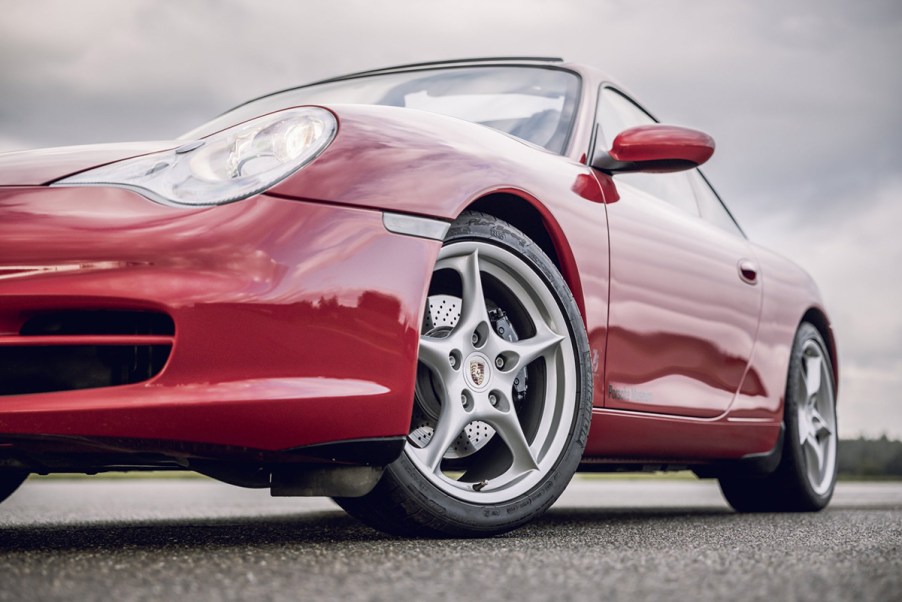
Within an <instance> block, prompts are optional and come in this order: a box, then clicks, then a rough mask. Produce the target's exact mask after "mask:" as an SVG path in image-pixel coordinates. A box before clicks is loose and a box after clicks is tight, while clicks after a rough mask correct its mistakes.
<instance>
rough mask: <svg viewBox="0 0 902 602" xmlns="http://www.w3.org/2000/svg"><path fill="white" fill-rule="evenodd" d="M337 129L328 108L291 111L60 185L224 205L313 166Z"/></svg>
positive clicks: (172, 200)
mask: <svg viewBox="0 0 902 602" xmlns="http://www.w3.org/2000/svg"><path fill="white" fill-rule="evenodd" d="M337 127H338V126H337V123H336V120H335V117H334V116H333V115H332V113H330V112H329V111H327V110H325V109H321V108H319V107H301V108H297V109H287V110H284V111H279V112H276V113H270V114H269V115H264V116H263V117H258V118H256V119H252V120H250V121H246V122H244V123H241V124H239V125H236V126H234V127H231V128H229V129H227V130H223V131H221V132H218V133H216V134H212V135H210V136H208V137H207V138H204V139H202V140H198V141H196V142H189V143H187V144H184V145H182V146H180V147H179V148H176V149H173V150H168V151H163V152H160V153H154V154H151V155H145V156H143V157H136V158H134V159H127V160H125V161H120V162H118V163H113V164H111V165H105V166H103V167H99V168H97V169H92V170H90V171H86V172H82V173H80V174H76V175H74V176H71V177H68V178H64V179H62V180H59V181H58V182H55V185H59V186H123V187H126V188H133V189H136V190H138V191H139V192H142V193H144V194H146V195H147V196H149V197H151V198H155V199H157V200H162V201H168V202H172V203H178V204H182V205H221V204H223V203H229V202H232V201H238V200H241V199H243V198H247V197H249V196H251V195H253V194H257V193H260V192H263V191H264V190H266V189H268V188H270V187H271V186H273V185H274V184H276V183H277V182H279V181H280V180H282V179H284V178H285V177H286V176H288V175H290V174H291V173H293V172H294V171H296V170H298V169H300V168H301V167H303V166H304V165H306V164H307V163H310V162H311V161H312V160H313V159H315V158H316V157H317V155H319V154H320V153H321V152H322V151H323V149H325V148H326V147H327V146H328V145H329V143H330V142H331V141H332V139H333V138H334V137H335V131H336V129H337Z"/></svg>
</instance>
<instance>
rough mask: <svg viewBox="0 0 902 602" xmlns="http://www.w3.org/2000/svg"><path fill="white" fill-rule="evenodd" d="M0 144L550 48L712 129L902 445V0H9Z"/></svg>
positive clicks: (131, 136)
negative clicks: (420, 64) (346, 75)
mask: <svg viewBox="0 0 902 602" xmlns="http://www.w3.org/2000/svg"><path fill="white" fill-rule="evenodd" d="M0 9H2V11H3V14H4V19H3V20H2V22H0V90H2V95H0V150H11V149H17V148H28V147H38V146H48V145H63V144H77V143H89V142H99V141H105V140H135V139H158V138H167V137H172V136H175V135H177V134H179V133H181V132H183V131H185V130H188V129H190V128H191V127H193V126H195V125H197V124H199V123H201V122H203V121H205V120H207V119H209V118H210V117H212V116H213V115H215V114H218V113H219V112H221V111H223V110H225V109H226V108H228V107H230V106H232V105H234V104H236V103H238V102H241V101H242V100H245V99H248V98H250V97H253V96H257V95H260V94H263V93H266V92H269V91H272V90H275V89H280V88H285V87H289V86H292V85H296V84H298V83H303V82H305V81H311V80H315V79H318V78H322V77H327V76H330V75H335V74H339V73H343V72H348V71H354V70H359V69H366V68H372V67H379V66H385V65H391V64H397V63H404V62H413V61H420V60H430V59H441V58H449V57H466V56H478V55H521V54H526V55H551V56H564V57H567V58H568V59H570V60H576V61H582V62H585V63H589V64H594V65H597V66H599V67H602V68H604V69H606V70H607V71H608V72H610V73H611V74H613V75H615V76H617V77H618V78H620V79H621V80H622V82H623V83H625V84H626V85H627V87H628V88H629V89H631V90H633V91H634V92H635V93H636V95H637V96H638V97H639V98H640V99H641V100H642V101H643V102H644V103H645V104H647V105H648V107H649V108H650V109H651V110H652V111H654V112H655V113H657V114H658V115H659V117H661V118H662V119H664V120H665V121H672V122H676V123H684V124H686V125H691V126H694V127H698V128H700V129H703V130H706V131H708V132H710V133H711V134H712V135H714V137H715V139H716V140H717V143H718V152H717V153H716V154H715V157H714V159H713V160H712V161H711V163H710V164H709V166H708V167H707V169H706V173H707V174H708V176H709V177H710V178H711V179H712V180H713V182H714V183H715V186H716V187H717V188H718V190H719V191H720V192H721V194H722V195H723V196H724V197H725V198H726V199H727V201H728V203H729V204H730V205H731V207H732V209H733V210H734V213H736V214H737V216H738V217H739V219H740V221H741V222H742V223H743V225H744V227H745V229H746V230H747V231H748V232H749V233H750V234H751V236H752V238H753V239H756V240H758V241H760V242H763V243H765V244H767V245H768V246H770V247H772V248H775V249H777V250H779V251H781V252H783V253H784V254H786V255H788V256H791V257H793V258H794V259H795V260H797V261H798V262H799V263H800V264H802V265H803V266H804V267H806V268H807V269H809V270H810V271H811V272H812V273H813V274H814V276H815V278H816V279H817V280H818V282H819V283H820V285H821V288H822V290H823V293H824V296H825V299H826V302H827V305H828V308H829V309H830V310H831V312H832V314H833V317H834V320H835V326H836V330H837V333H838V336H839V340H840V345H841V351H842V367H843V370H842V373H843V383H842V404H843V405H842V410H841V416H842V418H843V425H842V432H843V434H844V435H853V434H855V433H858V432H866V433H870V434H878V433H881V432H884V431H886V432H889V433H891V434H895V435H897V436H902V409H900V408H902V404H899V403H898V402H899V399H898V393H897V391H899V390H900V389H902V387H900V385H902V314H900V312H899V311H898V309H897V307H898V305H899V303H900V302H902V282H900V280H899V279H898V275H899V274H900V271H899V267H898V266H899V265H902V243H900V242H899V237H898V234H897V231H898V229H899V226H900V224H902V210H900V207H902V205H900V204H899V202H898V199H899V198H900V196H902V111H899V110H898V108H897V103H898V99H899V98H900V97H902V75H900V70H899V69H898V67H897V65H896V63H897V62H898V60H899V59H900V58H902V4H900V3H899V2H898V1H897V0H882V1H881V0H868V1H863V2H854V3H853V2H848V1H845V0H801V1H797V2H791V3H789V2H779V1H777V0H740V1H734V2H721V1H718V0H696V1H693V2H665V1H663V0H629V1H625V0H608V1H590V0H581V1H570V2H548V1H542V0H497V1H494V2H483V1H477V0H459V1H457V2H453V3H438V2H422V1H417V0H402V1H397V2H380V3H373V2H367V1H364V0H344V1H329V2H325V1H312V2H303V3H278V4H277V3H261V2H252V1H250V0H247V1H237V0H229V1H219V2H212V1H210V2H204V1H198V0H193V1H182V2H178V3H175V2H171V3H163V2H154V1H153V0H124V1H120V2H107V1H103V0H81V1H80V2H78V3H73V2H69V1H67V0H32V1H31V2H27V3H24V2H16V1H13V0H0Z"/></svg>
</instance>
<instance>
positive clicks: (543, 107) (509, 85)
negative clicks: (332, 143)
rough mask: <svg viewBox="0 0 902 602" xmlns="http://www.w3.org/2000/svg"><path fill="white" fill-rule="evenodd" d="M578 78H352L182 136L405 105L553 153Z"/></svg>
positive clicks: (550, 74)
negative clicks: (316, 110)
mask: <svg viewBox="0 0 902 602" xmlns="http://www.w3.org/2000/svg"><path fill="white" fill-rule="evenodd" d="M578 95H579V77H578V76H577V75H576V74H574V73H571V72H569V71H563V70H560V69H548V68H538V67H463V68H446V69H433V70H427V71H408V72H403V73H387V74H382V75H369V76H363V77H355V78H351V79H345V80H341V81H335V82H331V83H322V84H314V85H311V86H305V87H302V88H296V89H293V90H286V91H284V92H277V93H276V94H272V95H270V96H264V97H263V98H260V99H257V100H254V101H251V102H249V103H247V104H244V105H241V106H239V107H237V108H235V109H232V110H231V111H229V112H227V113H225V114H223V115H220V116H219V117H217V118H216V119H214V120H213V121H210V122H208V123H206V124H204V125H202V126H201V127H199V128H197V129H195V130H192V131H191V132H188V133H187V134H185V135H184V136H182V138H185V139H189V138H190V139H196V138H203V137H204V136H208V135H210V134H212V133H214V132H217V131H219V130H222V129H224V128H227V127H229V126H231V125H234V124H236V123H240V122H242V121H246V120H248V119H251V118H253V117H257V116H258V115H262V114H265V113H270V112H272V111H277V110H280V109H283V108H287V107H293V106H298V105H304V104H318V105H326V106H328V105H329V104H330V103H342V104H345V103H350V104H369V105H386V106H392V107H408V108H411V109H419V110H422V111H430V112H432V113H441V114H443V115H449V116H451V117H457V118H459V119H464V120H466V121H471V122H473V123H478V124H481V125H485V126H488V127H490V128H494V129H496V130H499V131H502V132H505V133H507V134H510V135H511V136H515V137H517V138H520V139H521V140H526V141H527V142H531V143H533V144H536V145H538V146H541V147H543V148H546V149H548V150H550V151H552V152H555V153H563V152H564V147H565V145H566V144H567V139H568V137H569V135H570V128H571V125H572V122H573V115H574V113H575V111H576V101H577V97H578Z"/></svg>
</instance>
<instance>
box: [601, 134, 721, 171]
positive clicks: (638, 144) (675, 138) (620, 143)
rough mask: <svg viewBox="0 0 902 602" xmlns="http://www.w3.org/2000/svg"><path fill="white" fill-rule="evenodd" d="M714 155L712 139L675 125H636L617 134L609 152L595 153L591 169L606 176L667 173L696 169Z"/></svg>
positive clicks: (706, 135)
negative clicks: (599, 171) (607, 174)
mask: <svg viewBox="0 0 902 602" xmlns="http://www.w3.org/2000/svg"><path fill="white" fill-rule="evenodd" d="M713 154H714V139H713V138H711V136H709V135H708V134H706V133H704V132H699V131H698V130H690V129H689V128H684V127H678V126H675V125H658V124H656V125H640V126H639V127H634V128H629V129H627V130H623V131H622V132H620V133H619V134H618V135H617V137H616V138H614V143H613V144H612V145H611V150H609V151H604V150H596V151H595V155H594V156H593V157H592V167H594V168H595V169H599V170H601V171H604V172H607V173H609V174H614V173H624V172H629V171H646V172H658V173H661V172H670V171H683V170H686V169H692V168H693V167H698V166H699V165H701V164H702V163H704V162H705V161H707V160H708V159H710V158H711V155H713Z"/></svg>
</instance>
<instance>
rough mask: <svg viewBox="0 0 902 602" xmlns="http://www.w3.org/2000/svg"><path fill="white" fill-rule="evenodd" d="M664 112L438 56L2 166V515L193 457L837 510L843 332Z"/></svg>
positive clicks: (335, 482) (475, 518)
mask: <svg viewBox="0 0 902 602" xmlns="http://www.w3.org/2000/svg"><path fill="white" fill-rule="evenodd" d="M713 150H714V142H713V140H712V139H711V138H710V137H709V136H707V135H706V134H703V133H701V132H698V131H695V130H689V129H685V128H681V127H675V126H669V125H661V124H659V123H658V122H657V121H656V120H655V118H654V117H652V115H651V114H650V113H649V112H648V111H646V110H645V109H644V108H643V107H642V106H641V105H639V104H638V103H637V102H636V101H635V100H633V99H632V98H631V97H630V96H629V95H628V94H627V93H626V92H624V90H623V89H622V88H621V87H619V86H618V85H617V84H615V83H613V82H612V81H611V80H610V79H608V78H607V77H605V76H604V75H603V74H602V73H600V72H598V71H596V70H595V69H592V68H589V67H585V66H582V65H577V64H572V63H566V62H563V61H561V60H558V59H538V58H527V59H521V58H500V59H482V60H467V61H454V62H443V63H425V64H416V65H407V66H402V67H395V68H389V69H380V70H376V71H369V72H365V73H355V74H352V75H347V76H343V77H337V78H334V79H330V80H326V81H322V82H318V83H315V84H310V85H306V86H301V87H298V88H293V89H290V90H285V91H282V92H277V93H274V94H270V95H268V96H264V97H262V98H258V99H256V100H253V101H250V102H248V103H246V104H243V105H241V106H239V107H237V108H235V109H232V110H231V111H228V112H227V113H224V114H223V115H221V116H219V117H217V118H216V119H214V120H212V121H210V122H209V123H207V124H205V125H202V126H201V127H199V128H197V129H195V130H193V131H191V132H188V133H187V134H185V135H184V136H182V137H181V138H179V139H177V140H169V141H164V142H149V143H135V144H116V145H98V146H85V147H72V148H62V149H52V150H45V151H35V152H20V153H10V154H5V155H3V156H0V499H3V498H6V497H7V496H8V495H10V494H11V493H12V492H13V491H14V490H15V489H16V488H17V487H18V486H19V484H20V483H21V482H22V481H23V480H24V479H25V477H26V476H27V475H28V474H29V473H38V474H46V473H54V472H80V473H97V472H102V471H110V470H144V469H150V470H160V469H178V470H185V469H187V470H194V471H197V472H200V473H203V474H205V475H209V476H211V477H214V478H217V479H220V480H222V481H225V482H227V483H233V484H235V485H240V486H245V487H262V488H270V490H271V491H272V494H273V495H328V496H332V497H334V498H335V499H336V501H337V502H338V504H339V505H341V506H342V507H343V508H345V509H346V510H347V511H348V512H349V513H350V514H352V515H354V516H356V517H358V518H360V519H361V520H363V521H364V522H366V523H368V524H370V525H372V526H374V527H377V528H379V529H382V530H385V531H387V532H391V533H401V534H422V535H433V536H435V535H446V536H447V535H453V536H478V535H487V534H493V533H499V532H503V531H506V530H510V529H513V528H515V527H517V526H520V525H522V524H524V523H525V522H527V521H529V520H531V519H533V518H535V517H536V516H538V515H539V514H541V513H542V512H543V511H544V510H545V509H547V508H548V506H550V505H551V504H552V502H554V500H555V499H556V498H557V496H558V495H559V494H560V493H561V492H562V491H563V489H564V488H565V487H566V485H567V483H568V481H569V480H570V478H571V476H572V475H573V474H574V472H576V471H578V470H582V471H620V470H668V469H687V468H688V469H691V470H693V471H694V472H695V473H696V474H698V475H699V476H701V477H713V478H718V479H719V480H720V484H721V487H722V489H723V492H724V495H725V496H726V499H727V500H728V501H729V502H730V504H732V505H733V507H734V508H736V509H737V510H741V511H810V510H818V509H820V508H823V507H824V506H825V505H826V504H827V503H828V501H829V500H830V497H831V495H832V492H833V487H834V482H835V478H836V441H837V431H836V409H835V403H836V385H837V376H836V374H837V373H836V366H837V364H836V359H837V358H836V345H835V343H834V337H833V333H832V332H831V328H830V323H829V320H828V318H827V315H826V313H825V311H824V308H823V307H822V303H821V300H820V296H819V293H818V291H817V288H816V286H815V284H814V283H813V282H812V280H811V278H810V277H809V276H808V275H807V274H806V273H805V272H804V271H802V270H801V269H800V268H798V267H796V266H795V265H794V264H792V263H791V262H789V261H788V260H786V259H784V258H782V257H779V256H777V255H775V254H774V253H771V252H769V251H767V250H766V249H763V248H761V247H759V246H757V245H755V244H754V243H751V242H749V240H747V238H746V237H745V236H744V235H743V232H742V230H741V229H740V228H739V226H738V225H737V224H736V222H735V220H734V219H733V217H732V216H731V215H730V213H729V211H728V210H727V209H726V207H724V205H723V204H722V203H721V200H720V198H719V197H718V195H717V194H716V193H715V192H714V190H713V189H712V188H711V186H710V185H709V183H708V181H707V180H706V178H705V177H704V176H703V175H702V174H701V172H700V171H699V170H698V169H697V167H698V166H699V165H700V164H702V163H704V162H705V161H706V160H707V159H708V158H709V157H710V156H711V153H712V152H713Z"/></svg>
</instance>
